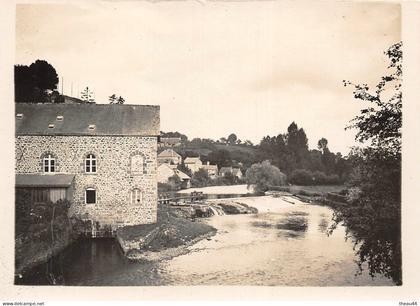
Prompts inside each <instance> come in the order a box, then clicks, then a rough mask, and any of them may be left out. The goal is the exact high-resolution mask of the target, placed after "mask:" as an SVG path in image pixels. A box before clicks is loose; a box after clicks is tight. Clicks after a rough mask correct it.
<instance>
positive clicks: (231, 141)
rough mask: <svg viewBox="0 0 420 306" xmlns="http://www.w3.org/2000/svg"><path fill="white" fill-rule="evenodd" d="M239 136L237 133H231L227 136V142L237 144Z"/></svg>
mask: <svg viewBox="0 0 420 306" xmlns="http://www.w3.org/2000/svg"><path fill="white" fill-rule="evenodd" d="M237 139H238V137H237V136H236V135H235V134H233V133H232V134H230V135H229V136H228V138H227V142H228V143H230V144H235V143H236V140H237Z"/></svg>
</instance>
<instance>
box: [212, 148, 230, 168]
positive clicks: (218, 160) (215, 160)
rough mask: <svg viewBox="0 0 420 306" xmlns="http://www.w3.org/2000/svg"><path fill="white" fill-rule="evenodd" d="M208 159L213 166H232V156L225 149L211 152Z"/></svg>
mask: <svg viewBox="0 0 420 306" xmlns="http://www.w3.org/2000/svg"><path fill="white" fill-rule="evenodd" d="M207 159H208V161H209V162H210V163H211V164H213V165H218V166H219V167H230V166H232V156H231V154H230V152H229V151H227V150H224V149H221V150H216V151H212V152H210V153H209V155H208V156H207Z"/></svg>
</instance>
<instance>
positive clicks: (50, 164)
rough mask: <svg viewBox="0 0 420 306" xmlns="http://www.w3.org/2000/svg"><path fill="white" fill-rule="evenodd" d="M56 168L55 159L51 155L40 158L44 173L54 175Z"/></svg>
mask: <svg viewBox="0 0 420 306" xmlns="http://www.w3.org/2000/svg"><path fill="white" fill-rule="evenodd" d="M56 168H57V163H56V158H55V157H54V156H53V155H52V154H51V153H47V154H45V155H44V157H43V158H42V170H43V172H44V173H55V172H56Z"/></svg>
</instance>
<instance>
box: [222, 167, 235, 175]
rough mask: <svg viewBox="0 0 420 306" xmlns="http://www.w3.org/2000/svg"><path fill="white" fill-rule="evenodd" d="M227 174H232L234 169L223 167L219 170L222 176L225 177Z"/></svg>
mask: <svg viewBox="0 0 420 306" xmlns="http://www.w3.org/2000/svg"><path fill="white" fill-rule="evenodd" d="M226 173H232V167H221V168H220V170H219V175H220V176H225V175H226Z"/></svg>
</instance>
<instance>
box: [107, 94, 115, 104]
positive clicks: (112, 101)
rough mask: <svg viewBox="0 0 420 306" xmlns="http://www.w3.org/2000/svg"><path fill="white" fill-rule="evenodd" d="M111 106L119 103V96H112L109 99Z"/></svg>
mask: <svg viewBox="0 0 420 306" xmlns="http://www.w3.org/2000/svg"><path fill="white" fill-rule="evenodd" d="M108 101H109V104H115V103H116V101H117V96H116V95H115V94H112V95H110V96H109V98H108Z"/></svg>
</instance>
